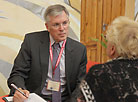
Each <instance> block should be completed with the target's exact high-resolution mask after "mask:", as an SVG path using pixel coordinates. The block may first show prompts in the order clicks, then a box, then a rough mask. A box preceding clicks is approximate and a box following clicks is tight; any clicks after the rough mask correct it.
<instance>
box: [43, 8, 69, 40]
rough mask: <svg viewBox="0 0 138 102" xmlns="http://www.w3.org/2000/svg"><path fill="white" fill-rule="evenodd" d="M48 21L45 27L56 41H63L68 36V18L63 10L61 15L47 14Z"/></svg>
mask: <svg viewBox="0 0 138 102" xmlns="http://www.w3.org/2000/svg"><path fill="white" fill-rule="evenodd" d="M49 18H50V21H48V22H47V23H46V28H47V30H48V31H49V32H50V34H51V36H52V37H53V39H54V40H55V41H56V42H60V41H63V40H65V39H66V38H67V36H68V28H69V18H68V16H67V15H66V13H65V12H64V11H63V12H62V14H61V15H58V16H55V17H54V16H49Z"/></svg>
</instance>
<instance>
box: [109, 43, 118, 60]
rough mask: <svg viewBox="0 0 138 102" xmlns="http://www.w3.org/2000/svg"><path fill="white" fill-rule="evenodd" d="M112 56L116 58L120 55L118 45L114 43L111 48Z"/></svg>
mask: <svg viewBox="0 0 138 102" xmlns="http://www.w3.org/2000/svg"><path fill="white" fill-rule="evenodd" d="M110 56H111V58H115V57H117V56H118V53H117V49H116V46H115V45H114V44H113V45H112V47H111V49H110Z"/></svg>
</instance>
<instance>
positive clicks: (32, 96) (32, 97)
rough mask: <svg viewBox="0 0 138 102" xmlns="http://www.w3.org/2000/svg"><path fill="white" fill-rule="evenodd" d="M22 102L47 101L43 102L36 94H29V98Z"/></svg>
mask: <svg viewBox="0 0 138 102" xmlns="http://www.w3.org/2000/svg"><path fill="white" fill-rule="evenodd" d="M24 102H47V101H45V100H44V99H43V98H41V97H40V96H38V95H37V94H35V93H31V94H30V95H29V98H28V99H27V100H25V101H24Z"/></svg>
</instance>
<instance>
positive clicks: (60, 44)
mask: <svg viewBox="0 0 138 102" xmlns="http://www.w3.org/2000/svg"><path fill="white" fill-rule="evenodd" d="M50 41H51V45H53V44H54V43H55V40H54V39H53V38H52V36H51V34H50ZM62 44H63V41H60V42H59V46H60V47H62Z"/></svg>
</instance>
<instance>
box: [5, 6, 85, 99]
mask: <svg viewBox="0 0 138 102" xmlns="http://www.w3.org/2000/svg"><path fill="white" fill-rule="evenodd" d="M45 21H46V23H45V25H46V28H47V30H48V31H41V32H34V33H30V34H26V36H25V39H24V41H23V43H22V46H21V49H20V51H19V54H18V55H17V57H16V59H15V61H14V66H13V69H12V72H11V74H10V77H9V78H8V86H9V87H10V88H11V92H10V95H14V97H13V99H14V102H23V101H24V100H26V99H27V98H26V97H25V96H23V95H22V94H21V93H19V92H18V91H15V90H14V89H13V88H12V87H11V84H12V83H14V84H15V85H16V86H17V87H19V89H20V90H21V91H23V92H24V93H25V95H26V96H29V93H36V94H38V95H39V96H41V97H42V98H44V99H45V100H47V101H51V100H52V91H53V90H52V89H50V88H49V86H50V83H53V82H51V81H53V80H52V78H53V77H52V76H53V73H54V70H53V69H52V68H53V66H52V64H51V63H52V61H53V60H52V59H53V53H52V50H53V45H54V44H55V43H58V44H59V48H61V50H59V57H58V60H59V63H58V61H57V65H59V66H60V81H59V82H58V83H59V84H58V83H57V84H55V85H54V86H53V85H52V86H51V87H53V89H54V87H55V86H56V85H61V89H60V90H58V91H60V92H61V94H62V95H61V97H62V98H61V99H62V102H65V101H67V100H69V98H70V96H71V94H72V93H73V91H74V90H75V88H76V86H77V85H78V84H79V82H80V80H81V79H82V78H83V77H84V76H85V73H86V64H87V56H86V47H85V46H84V45H83V44H81V43H79V42H77V41H75V40H72V39H71V38H69V37H67V36H68V28H69V13H68V11H67V9H66V8H65V7H64V6H62V5H52V6H49V7H48V8H47V10H46V12H45ZM60 55H61V56H60ZM54 68H55V67H54ZM58 102H59V101H58Z"/></svg>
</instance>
